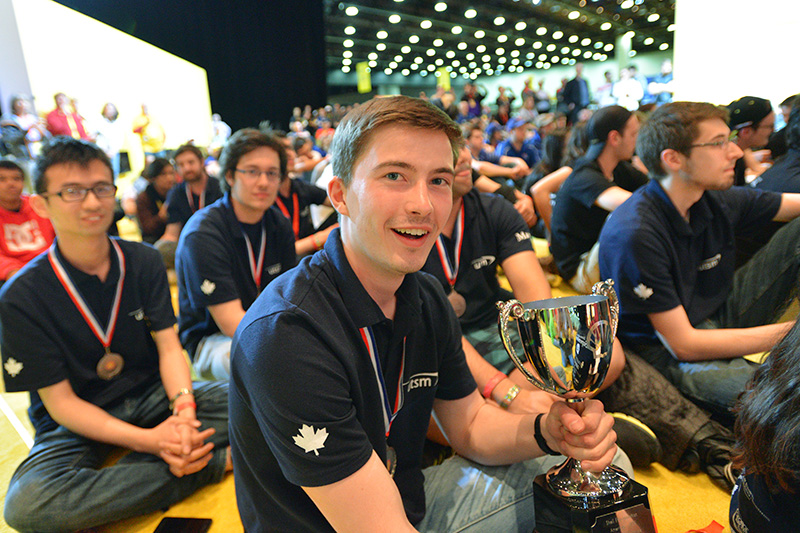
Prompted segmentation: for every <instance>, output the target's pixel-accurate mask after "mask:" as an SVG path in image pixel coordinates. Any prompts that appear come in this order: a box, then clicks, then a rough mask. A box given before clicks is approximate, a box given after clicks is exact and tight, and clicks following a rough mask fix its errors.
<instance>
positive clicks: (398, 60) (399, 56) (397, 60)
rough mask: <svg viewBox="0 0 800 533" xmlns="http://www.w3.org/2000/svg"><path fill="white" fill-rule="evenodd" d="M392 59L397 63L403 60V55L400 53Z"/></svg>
mask: <svg viewBox="0 0 800 533" xmlns="http://www.w3.org/2000/svg"><path fill="white" fill-rule="evenodd" d="M394 60H395V61H396V62H397V63H399V62H401V61H402V60H403V56H401V55H396V56H394ZM392 68H394V67H392Z"/></svg>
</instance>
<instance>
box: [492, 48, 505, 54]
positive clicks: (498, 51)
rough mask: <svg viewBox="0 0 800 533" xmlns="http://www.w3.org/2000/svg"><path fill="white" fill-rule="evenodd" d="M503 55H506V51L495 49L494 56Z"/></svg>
mask: <svg viewBox="0 0 800 533" xmlns="http://www.w3.org/2000/svg"><path fill="white" fill-rule="evenodd" d="M505 53H506V50H505V48H497V49H495V51H494V54H495V55H497V56H501V55H503V54H505Z"/></svg>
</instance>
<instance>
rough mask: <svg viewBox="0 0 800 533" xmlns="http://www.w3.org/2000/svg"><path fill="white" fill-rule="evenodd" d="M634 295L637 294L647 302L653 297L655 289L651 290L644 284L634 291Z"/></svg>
mask: <svg viewBox="0 0 800 533" xmlns="http://www.w3.org/2000/svg"><path fill="white" fill-rule="evenodd" d="M633 294H635V295H636V296H638V297H639V298H641V299H642V300H647V299H648V298H650V297H651V296H652V295H653V289H651V288H650V287H648V286H647V285H645V284H644V283H640V284H638V285H637V286H636V287H635V288H634V289H633Z"/></svg>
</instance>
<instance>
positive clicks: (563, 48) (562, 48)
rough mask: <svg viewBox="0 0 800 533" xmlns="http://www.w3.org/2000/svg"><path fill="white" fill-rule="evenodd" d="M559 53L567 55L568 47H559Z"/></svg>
mask: <svg viewBox="0 0 800 533" xmlns="http://www.w3.org/2000/svg"><path fill="white" fill-rule="evenodd" d="M561 53H562V54H568V53H569V47H568V46H562V47H561Z"/></svg>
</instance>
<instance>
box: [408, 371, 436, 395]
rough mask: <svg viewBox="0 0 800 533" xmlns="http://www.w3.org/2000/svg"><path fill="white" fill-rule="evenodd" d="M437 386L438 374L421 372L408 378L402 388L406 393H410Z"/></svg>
mask: <svg viewBox="0 0 800 533" xmlns="http://www.w3.org/2000/svg"><path fill="white" fill-rule="evenodd" d="M438 384H439V373H438V372H422V373H420V374H414V375H413V376H411V377H410V378H408V381H406V382H405V383H403V386H404V387H405V388H406V391H412V390H414V389H421V388H430V387H435V386H436V385H438Z"/></svg>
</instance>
